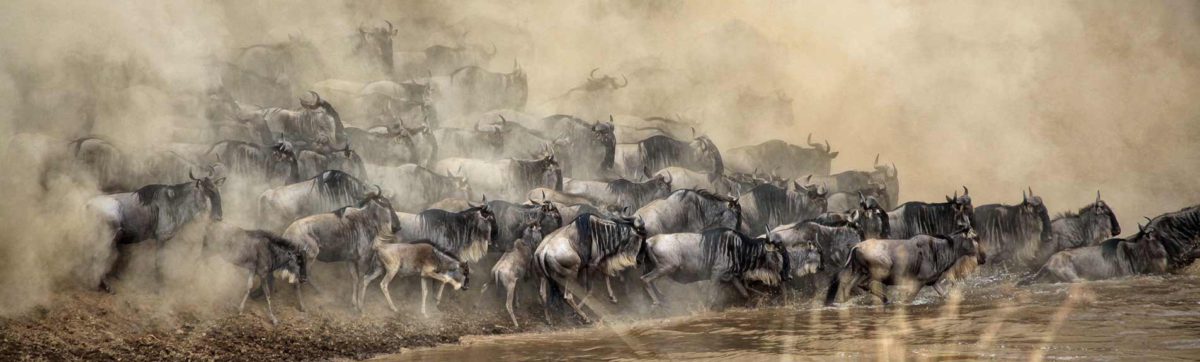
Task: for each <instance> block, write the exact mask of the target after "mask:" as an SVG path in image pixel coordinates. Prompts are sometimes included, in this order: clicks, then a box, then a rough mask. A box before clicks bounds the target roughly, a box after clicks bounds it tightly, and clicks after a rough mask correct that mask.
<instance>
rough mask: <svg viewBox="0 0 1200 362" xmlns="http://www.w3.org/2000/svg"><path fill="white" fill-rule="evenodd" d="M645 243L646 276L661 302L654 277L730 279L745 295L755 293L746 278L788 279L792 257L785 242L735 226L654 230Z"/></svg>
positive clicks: (654, 296)
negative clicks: (698, 230) (749, 233)
mask: <svg viewBox="0 0 1200 362" xmlns="http://www.w3.org/2000/svg"><path fill="white" fill-rule="evenodd" d="M643 248H645V255H646V257H645V259H646V267H648V268H649V269H650V271H649V272H647V273H646V274H645V275H643V276H642V277H641V280H642V282H643V283H644V284H645V287H646V293H647V294H649V295H650V299H651V300H653V303H654V305H659V304H660V302H661V300H660V299H661V296H662V292H660V291H658V287H656V286H655V285H654V280H655V279H658V278H661V277H664V276H665V277H670V278H671V280H674V281H675V282H678V283H684V284H687V283H694V282H698V281H702V280H712V281H713V282H717V283H730V284H732V285H733V286H734V288H735V289H736V290H737V292H738V293H739V294H741V296H742V297H743V298H749V297H750V295H749V293H747V292H746V289H747V287H746V286H745V285H744V282H745V281H758V282H762V283H763V284H766V285H769V286H773V285H776V284H778V283H779V281H780V280H787V279H788V278H789V275H788V273H789V265H788V263H789V262H788V259H789V256H788V253H787V252H786V251H785V250H784V248H783V246H782V245H781V244H779V243H775V242H772V241H770V240H768V239H767V238H750V237H747V236H745V235H742V233H739V232H737V231H735V230H733V229H728V228H714V229H709V230H705V231H704V232H702V233H677V234H660V235H655V236H653V237H651V238H649V239H647V240H646V245H645V246H644V247H643ZM751 290H753V289H751Z"/></svg>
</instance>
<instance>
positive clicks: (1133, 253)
mask: <svg viewBox="0 0 1200 362" xmlns="http://www.w3.org/2000/svg"><path fill="white" fill-rule="evenodd" d="M1140 226H1141V225H1139V227H1140ZM1167 259H1168V255H1167V249H1166V248H1165V247H1164V245H1163V243H1162V241H1161V240H1157V239H1156V238H1155V236H1153V235H1152V234H1147V233H1146V230H1145V229H1143V230H1142V231H1141V232H1139V233H1138V234H1137V235H1134V236H1133V237H1131V238H1129V239H1128V240H1127V239H1122V238H1112V239H1108V240H1106V241H1104V242H1101V243H1100V244H1099V245H1092V246H1085V247H1082V248H1075V249H1070V250H1063V251H1060V252H1058V253H1055V254H1054V255H1053V256H1051V257H1050V260H1047V261H1046V265H1044V266H1042V268H1041V269H1039V270H1038V272H1037V273H1036V274H1034V275H1032V276H1030V277H1029V278H1027V279H1024V280H1021V282H1020V283H1018V285H1028V284H1032V283H1037V282H1067V283H1076V282H1080V281H1084V280H1102V279H1112V278H1119V277H1124V276H1130V275H1137V274H1159V273H1166V272H1167V263H1168V261H1167Z"/></svg>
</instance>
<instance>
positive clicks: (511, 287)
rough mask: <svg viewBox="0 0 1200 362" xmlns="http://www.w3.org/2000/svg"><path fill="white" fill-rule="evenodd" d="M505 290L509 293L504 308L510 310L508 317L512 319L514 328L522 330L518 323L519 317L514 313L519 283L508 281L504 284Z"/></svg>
mask: <svg viewBox="0 0 1200 362" xmlns="http://www.w3.org/2000/svg"><path fill="white" fill-rule="evenodd" d="M504 289H506V291H507V292H508V295H507V296H506V299H505V301H504V308H505V309H508V317H509V318H512V322H513V328H521V324H520V323H517V315H516V314H515V313H513V302H514V299H516V296H517V281H515V280H508V281H506V283H504Z"/></svg>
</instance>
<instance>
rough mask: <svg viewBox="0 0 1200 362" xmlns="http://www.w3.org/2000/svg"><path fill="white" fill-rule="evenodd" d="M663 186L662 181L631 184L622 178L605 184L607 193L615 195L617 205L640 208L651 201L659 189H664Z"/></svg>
mask: <svg viewBox="0 0 1200 362" xmlns="http://www.w3.org/2000/svg"><path fill="white" fill-rule="evenodd" d="M665 186H666V182H665V181H663V180H662V179H651V180H649V181H646V182H633V181H629V180H626V179H623V178H622V179H616V180H613V181H609V182H608V184H607V187H608V191H610V192H612V193H613V194H615V195H617V204H618V205H634V207H641V206H642V205H645V204H646V203H648V202H650V201H653V200H654V198H655V196H657V194H658V190H659V187H663V188H664V189H665V188H666V187H665Z"/></svg>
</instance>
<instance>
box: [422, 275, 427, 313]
mask: <svg viewBox="0 0 1200 362" xmlns="http://www.w3.org/2000/svg"><path fill="white" fill-rule="evenodd" d="M428 295H429V280H428V279H425V277H421V315H422V316H425V317H429V315H428V314H425V298H426V297H427V296H428Z"/></svg>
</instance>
